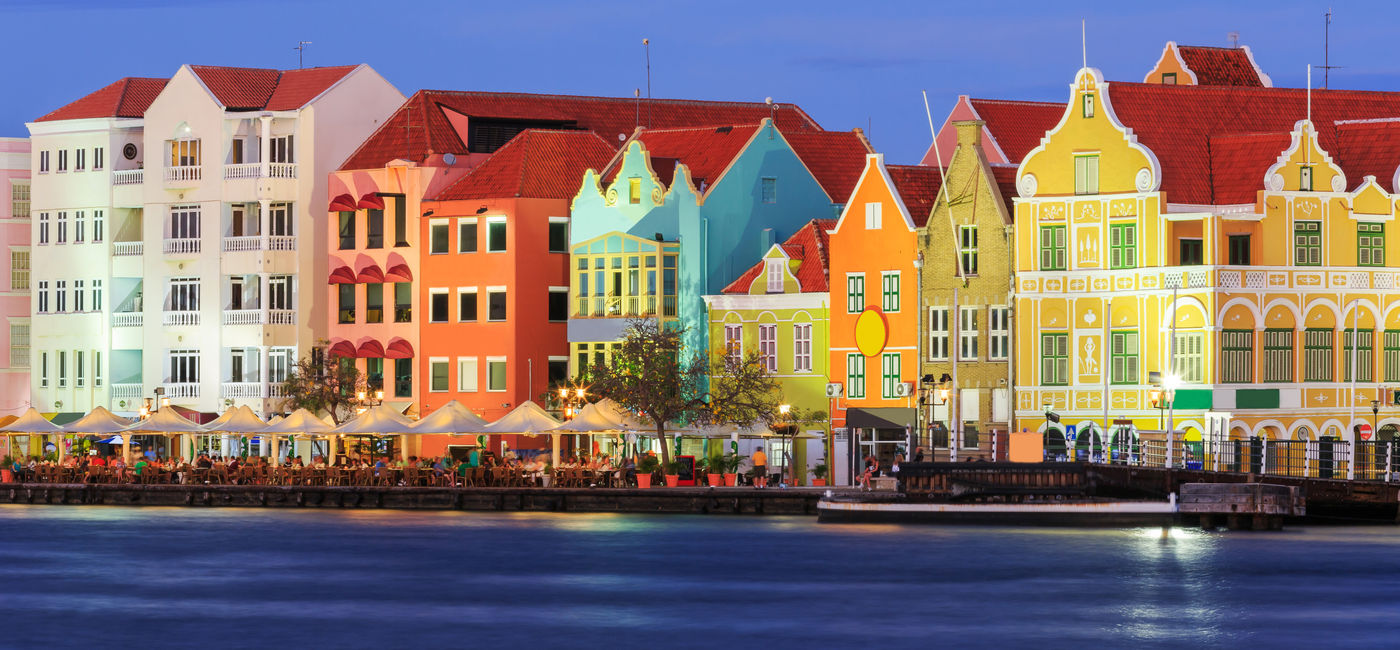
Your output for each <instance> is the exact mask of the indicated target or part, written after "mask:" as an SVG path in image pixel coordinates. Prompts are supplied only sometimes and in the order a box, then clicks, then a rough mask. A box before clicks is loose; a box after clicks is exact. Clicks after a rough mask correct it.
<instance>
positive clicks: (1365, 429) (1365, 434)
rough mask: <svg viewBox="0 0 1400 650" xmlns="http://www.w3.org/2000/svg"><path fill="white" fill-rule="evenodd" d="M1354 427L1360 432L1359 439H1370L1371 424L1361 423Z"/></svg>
mask: <svg viewBox="0 0 1400 650" xmlns="http://www.w3.org/2000/svg"><path fill="white" fill-rule="evenodd" d="M1356 429H1357V431H1359V432H1361V439H1362V440H1370V439H1371V425H1369V424H1362V425H1360V426H1358V427H1356Z"/></svg>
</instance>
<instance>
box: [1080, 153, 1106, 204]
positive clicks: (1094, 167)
mask: <svg viewBox="0 0 1400 650" xmlns="http://www.w3.org/2000/svg"><path fill="white" fill-rule="evenodd" d="M1099 180H1100V177H1099V154H1098V153H1097V152H1095V153H1076V154H1074V195H1075V196H1095V195H1097V194H1099Z"/></svg>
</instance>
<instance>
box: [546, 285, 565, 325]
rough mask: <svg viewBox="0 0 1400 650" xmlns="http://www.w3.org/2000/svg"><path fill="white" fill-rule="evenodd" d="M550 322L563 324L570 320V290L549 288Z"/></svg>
mask: <svg viewBox="0 0 1400 650" xmlns="http://www.w3.org/2000/svg"><path fill="white" fill-rule="evenodd" d="M549 320H551V321H553V322H556V323H562V322H564V321H567V320H569V288H568V287H550V288H549Z"/></svg>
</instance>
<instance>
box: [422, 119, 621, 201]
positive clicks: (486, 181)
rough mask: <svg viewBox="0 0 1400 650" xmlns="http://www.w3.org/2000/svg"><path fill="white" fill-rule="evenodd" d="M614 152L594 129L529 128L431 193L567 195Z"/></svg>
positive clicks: (453, 196)
mask: <svg viewBox="0 0 1400 650" xmlns="http://www.w3.org/2000/svg"><path fill="white" fill-rule="evenodd" d="M614 153H616V152H614V151H613V148H612V146H610V145H609V144H608V143H606V142H604V141H603V139H602V138H600V137H598V136H597V134H595V133H593V132H591V131H547V130H543V129H530V130H527V131H523V132H521V133H520V134H519V135H517V136H515V137H514V138H511V140H510V142H508V143H506V146H504V147H501V148H500V149H498V150H497V151H496V153H494V154H492V155H491V157H490V158H488V159H487V160H486V162H484V163H482V164H480V165H478V166H477V167H476V168H475V169H473V170H472V171H471V173H469V174H467V175H466V176H464V177H462V178H461V179H459V180H458V181H457V182H455V183H453V184H451V185H449V186H447V187H446V188H444V189H443V190H442V191H441V192H438V194H437V196H434V197H432V199H433V200H437V201H452V200H457V199H500V198H512V197H516V198H531V199H567V198H570V197H572V196H573V195H574V194H576V193H577V192H578V185H579V179H581V178H583V172H584V171H586V170H588V169H597V168H599V167H602V166H603V165H606V164H608V161H609V160H611V159H612V157H613V155H614Z"/></svg>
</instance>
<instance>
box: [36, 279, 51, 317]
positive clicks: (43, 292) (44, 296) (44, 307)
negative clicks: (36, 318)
mask: <svg viewBox="0 0 1400 650" xmlns="http://www.w3.org/2000/svg"><path fill="white" fill-rule="evenodd" d="M38 312H39V313H40V314H47V313H49V283H48V281H47V280H40V281H39V309H38Z"/></svg>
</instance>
